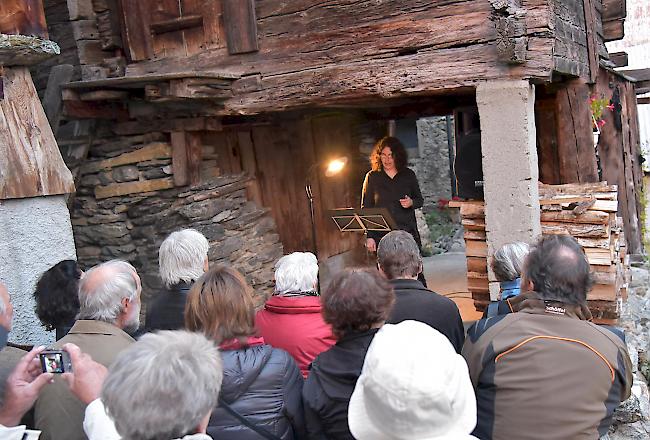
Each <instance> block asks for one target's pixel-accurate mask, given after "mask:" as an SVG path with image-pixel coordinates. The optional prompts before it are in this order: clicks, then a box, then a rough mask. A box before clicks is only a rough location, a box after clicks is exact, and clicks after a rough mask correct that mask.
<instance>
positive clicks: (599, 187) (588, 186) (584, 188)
mask: <svg viewBox="0 0 650 440" xmlns="http://www.w3.org/2000/svg"><path fill="white" fill-rule="evenodd" d="M617 191H618V187H617V186H616V185H609V184H608V183H607V181H604V182H593V183H590V182H581V183H568V184H562V185H545V184H544V183H540V184H539V192H540V194H573V195H575V194H576V193H578V194H585V193H589V194H591V193H609V192H614V193H615V192H617Z"/></svg>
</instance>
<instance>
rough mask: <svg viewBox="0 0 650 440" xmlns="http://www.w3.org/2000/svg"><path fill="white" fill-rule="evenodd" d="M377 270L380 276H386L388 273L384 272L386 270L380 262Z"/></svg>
mask: <svg viewBox="0 0 650 440" xmlns="http://www.w3.org/2000/svg"><path fill="white" fill-rule="evenodd" d="M377 270H378V271H379V273H380V274H382V275H383V276H386V272H384V270H383V269H382V268H381V264H379V262H377Z"/></svg>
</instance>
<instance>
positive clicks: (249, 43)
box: [221, 0, 259, 55]
mask: <svg viewBox="0 0 650 440" xmlns="http://www.w3.org/2000/svg"><path fill="white" fill-rule="evenodd" d="M221 7H222V10H223V24H224V27H225V30H226V41H227V43H228V53H230V54H231V55H234V54H239V53H248V52H256V51H258V50H259V48H258V44H257V19H256V17H255V2H254V0H221Z"/></svg>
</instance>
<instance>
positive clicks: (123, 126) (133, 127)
mask: <svg viewBox="0 0 650 440" xmlns="http://www.w3.org/2000/svg"><path fill="white" fill-rule="evenodd" d="M111 130H112V131H113V133H115V134H117V135H119V136H130V135H134V134H143V133H150V132H153V131H163V132H172V131H183V130H186V131H221V130H222V125H221V120H220V119H217V118H179V119H153V120H139V121H128V122H119V123H116V124H113V126H112V127H111Z"/></svg>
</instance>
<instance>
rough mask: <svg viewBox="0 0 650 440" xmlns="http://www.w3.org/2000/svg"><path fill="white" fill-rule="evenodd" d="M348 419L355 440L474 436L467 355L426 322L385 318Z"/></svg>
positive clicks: (445, 439)
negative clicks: (384, 323)
mask: <svg viewBox="0 0 650 440" xmlns="http://www.w3.org/2000/svg"><path fill="white" fill-rule="evenodd" d="M348 419H349V424H350V431H351V432H352V434H353V435H354V438H355V439H357V440H380V439H386V440H409V439H436V440H461V439H476V437H472V436H471V435H469V434H470V432H472V429H474V426H476V397H475V396H474V389H473V388H472V382H471V381H470V379H469V372H468V370H467V364H466V363H465V359H463V357H462V356H461V355H459V354H458V353H456V352H455V350H454V347H453V346H452V345H451V344H450V342H449V340H448V339H447V337H445V336H444V335H443V334H441V333H440V332H438V331H437V330H435V329H433V328H432V327H430V326H428V325H426V324H424V323H421V322H417V321H403V322H401V323H400V324H386V325H385V326H383V327H382V328H381V329H380V330H379V331H378V332H377V334H376V335H375V337H374V339H373V340H372V344H370V348H369V349H368V353H367V354H366V359H365V361H364V363H363V370H362V372H361V376H360V377H359V380H358V381H357V385H356V387H355V388H354V393H352V398H351V399H350V409H349V410H348ZM518 438H521V437H518Z"/></svg>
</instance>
